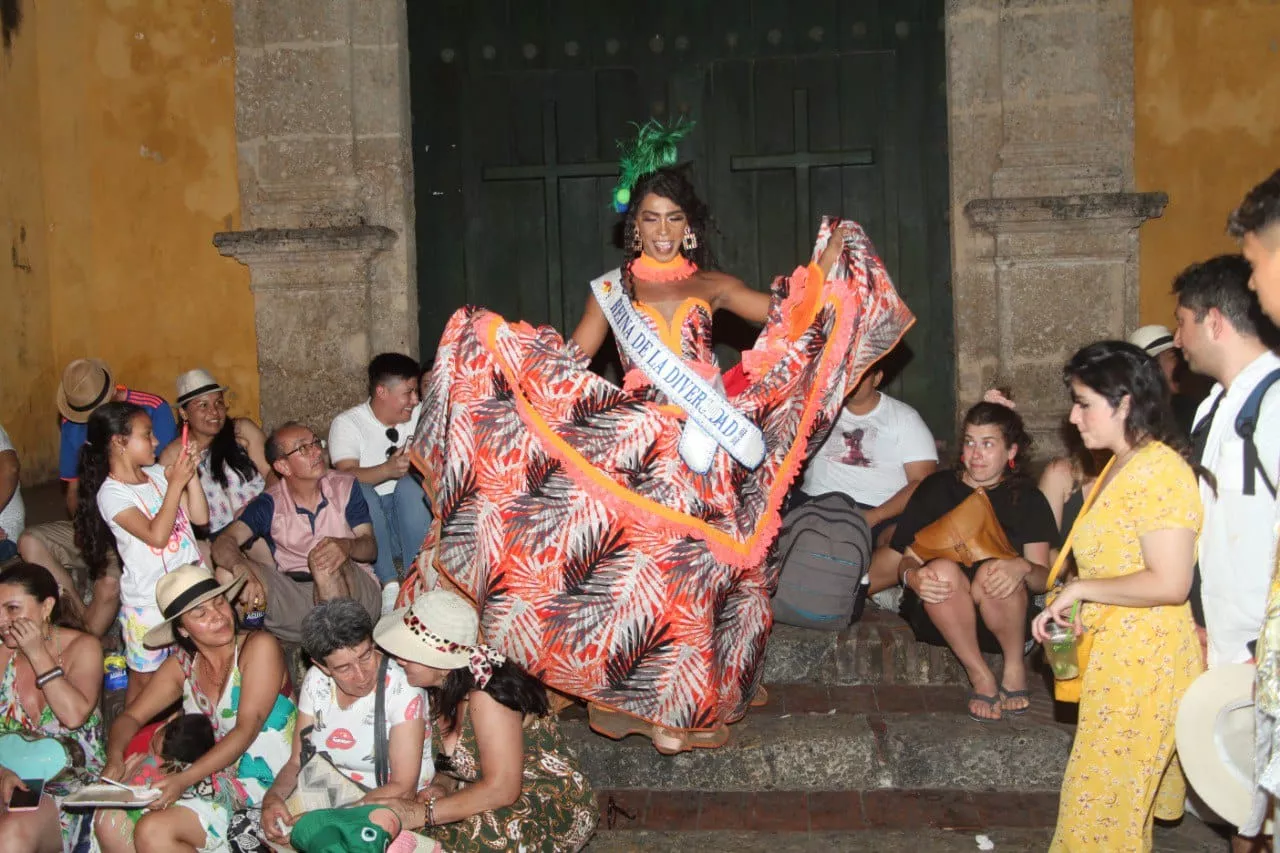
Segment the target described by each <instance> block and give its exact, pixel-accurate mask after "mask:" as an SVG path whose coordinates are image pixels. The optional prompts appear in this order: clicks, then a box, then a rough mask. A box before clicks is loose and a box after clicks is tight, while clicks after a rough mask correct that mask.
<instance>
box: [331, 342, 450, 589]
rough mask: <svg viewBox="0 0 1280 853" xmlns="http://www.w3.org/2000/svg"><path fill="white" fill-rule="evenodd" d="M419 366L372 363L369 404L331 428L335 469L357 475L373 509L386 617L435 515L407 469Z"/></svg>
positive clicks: (394, 356) (381, 359)
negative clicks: (401, 574) (397, 563)
mask: <svg viewBox="0 0 1280 853" xmlns="http://www.w3.org/2000/svg"><path fill="white" fill-rule="evenodd" d="M421 372H422V371H421V369H420V368H419V366H418V362H416V361H414V360H413V359H412V358H409V356H407V355H401V354H400V353H394V352H385V353H382V354H381V355H378V356H374V358H373V361H371V362H369V399H367V400H365V401H364V402H363V403H361V404H360V405H358V406H355V407H353V408H350V409H347V410H346V411H345V412H343V413H342V414H340V415H338V416H337V417H336V418H334V419H333V424H332V425H331V426H330V427H329V457H330V458H331V459H332V460H333V467H334V468H337V469H338V470H339V471H346V472H347V473H349V474H353V475H355V478H356V480H357V481H359V483H360V491H361V492H362V493H363V494H364V498H365V501H366V502H368V504H369V514H370V516H372V518H373V535H374V537H375V538H376V539H377V540H378V559H377V560H376V561H375V562H374V564H373V571H374V573H375V574H376V575H377V576H378V582H379V583H381V584H382V585H383V586H382V608H383V612H384V613H387V612H390V611H391V610H392V609H394V607H395V600H396V595H397V594H398V593H399V592H400V584H399V579H398V576H397V574H396V566H395V561H396V560H397V559H399V561H400V566H401V568H402V569H403V568H407V567H408V566H409V565H410V564H411V563H412V562H413V560H414V558H415V557H417V556H418V549H419V548H421V547H422V540H423V539H425V538H426V536H427V527H428V526H429V525H430V524H431V510H430V509H428V507H427V502H426V494H425V493H424V492H423V491H422V485H421V483H419V481H418V480H417V478H416V477H415V476H414V474H413V472H412V471H411V470H410V468H409V457H408V455H407V454H406V453H405V448H406V446H407V445H408V444H409V440H410V439H411V438H413V431H414V429H415V428H416V427H417V426H418V414H419V412H420V411H421V408H422V407H421V406H420V405H419V404H418V378H419V376H420V374H421Z"/></svg>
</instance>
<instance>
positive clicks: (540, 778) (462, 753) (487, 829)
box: [420, 714, 600, 853]
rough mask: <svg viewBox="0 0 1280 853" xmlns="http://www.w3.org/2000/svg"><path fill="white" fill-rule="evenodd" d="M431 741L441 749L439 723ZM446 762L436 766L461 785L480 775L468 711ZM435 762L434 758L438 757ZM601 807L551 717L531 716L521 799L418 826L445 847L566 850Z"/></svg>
mask: <svg viewBox="0 0 1280 853" xmlns="http://www.w3.org/2000/svg"><path fill="white" fill-rule="evenodd" d="M435 744H436V747H437V749H439V748H440V741H439V727H436V738H435ZM441 757H442V758H446V757H447V759H448V765H447V766H441V767H437V768H436V769H437V771H438V772H439V773H444V774H447V775H449V776H452V777H453V778H455V779H457V780H459V781H460V782H461V783H462V784H463V786H465V785H466V784H467V783H470V782H475V781H476V780H478V779H479V778H480V750H479V748H478V747H477V745H476V733H475V729H473V728H472V726H471V715H470V714H464V715H463V723H462V732H461V734H460V735H459V737H458V742H457V745H455V746H454V748H453V754H452V755H449V756H443V755H442V756H441ZM437 760H439V759H437ZM599 819H600V809H599V806H598V805H597V803H596V797H595V793H594V792H593V791H592V790H591V785H590V783H588V782H587V779H586V777H585V776H583V775H582V771H581V770H579V769H578V761H577V758H576V757H575V756H574V755H573V753H572V752H571V751H570V750H569V748H568V746H567V745H566V744H565V742H564V738H563V737H561V735H560V729H559V727H558V726H557V725H556V721H555V718H554V717H550V716H547V717H533V718H530V719H529V720H527V721H526V722H525V724H524V779H523V783H522V784H521V787H520V798H519V799H517V800H516V801H515V802H514V803H513V804H511V805H510V806H507V807H506V808H504V809H496V810H494V811H488V812H481V813H480V814H478V815H472V816H471V817H469V818H467V819H466V820H460V821H457V822H455V823H448V824H444V825H442V826H434V827H427V828H425V829H422V830H420V833H421V834H423V835H426V836H427V837H429V838H431V839H432V840H434V841H437V842H439V844H440V846H441V847H442V848H443V849H444V850H448V851H458V850H473V851H482V850H512V851H516V850H518V851H521V852H522V853H526V852H527V853H535V851H538V853H565V852H566V851H574V850H579V849H581V848H582V846H583V845H584V844H586V843H587V839H589V838H590V837H591V833H592V832H594V831H595V828H596V823H597V822H598V821H599Z"/></svg>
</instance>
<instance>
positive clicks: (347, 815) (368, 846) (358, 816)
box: [289, 806, 391, 853]
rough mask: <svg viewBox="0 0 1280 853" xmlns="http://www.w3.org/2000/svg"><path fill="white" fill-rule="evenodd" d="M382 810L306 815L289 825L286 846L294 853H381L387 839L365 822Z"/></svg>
mask: <svg viewBox="0 0 1280 853" xmlns="http://www.w3.org/2000/svg"><path fill="white" fill-rule="evenodd" d="M382 808H386V806H351V807H348V808H344V809H320V810H318V811H314V812H307V813H306V814H304V815H303V816H302V817H300V818H298V822H297V823H295V824H294V825H293V832H291V833H290V834H289V843H290V844H291V845H293V849H294V850H297V851H298V853H384V851H385V850H386V849H387V845H389V844H390V843H391V836H390V835H389V834H388V833H387V831H386V830H385V829H383V828H382V827H380V826H378V825H377V824H376V823H374V822H373V821H372V820H370V819H369V815H371V814H372V813H373V812H374V811H375V810H377V809H382Z"/></svg>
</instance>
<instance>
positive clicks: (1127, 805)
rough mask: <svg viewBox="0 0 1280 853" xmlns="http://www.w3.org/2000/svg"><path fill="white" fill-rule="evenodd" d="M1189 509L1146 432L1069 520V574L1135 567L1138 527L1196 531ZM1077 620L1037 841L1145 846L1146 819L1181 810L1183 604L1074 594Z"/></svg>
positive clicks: (1188, 486) (1169, 453)
mask: <svg viewBox="0 0 1280 853" xmlns="http://www.w3.org/2000/svg"><path fill="white" fill-rule="evenodd" d="M1201 515H1202V512H1201V505H1200V491H1199V487H1198V485H1197V483H1196V477H1195V474H1194V473H1193V472H1192V470H1191V467H1190V466H1189V465H1187V463H1186V462H1184V461H1183V460H1182V457H1181V456H1179V455H1178V454H1177V453H1176V452H1175V451H1173V450H1172V449H1171V448H1169V447H1167V446H1166V445H1164V444H1161V443H1159V442H1154V441H1153V442H1150V443H1149V444H1147V445H1146V446H1144V447H1143V448H1142V449H1140V450H1139V451H1138V452H1137V453H1136V454H1135V455H1134V457H1133V458H1132V459H1131V460H1130V461H1129V464H1128V465H1126V466H1125V467H1124V469H1123V470H1121V471H1120V473H1119V474H1117V475H1116V477H1115V478H1114V479H1113V480H1112V481H1111V482H1110V483H1109V484H1107V486H1106V487H1105V488H1104V489H1103V490H1102V493H1101V494H1100V495H1099V496H1098V499H1097V500H1096V501H1095V503H1094V505H1093V506H1092V507H1091V508H1090V509H1089V511H1088V512H1087V513H1085V514H1084V515H1083V516H1081V517H1080V520H1079V521H1078V522H1077V530H1076V535H1075V546H1074V548H1073V552H1074V554H1075V559H1076V565H1077V566H1078V569H1079V573H1080V577H1081V578H1085V579H1088V578H1115V577H1122V576H1124V575H1129V574H1133V573H1134V572H1138V571H1141V570H1142V569H1143V568H1144V567H1145V563H1144V561H1143V557H1142V544H1141V537H1142V536H1143V535H1145V534H1147V533H1152V532H1154V531H1157V530H1172V529H1189V530H1194V531H1196V533H1197V534H1198V533H1199V531H1200V521H1201ZM1081 619H1082V620H1083V622H1084V624H1085V626H1086V629H1087V630H1089V631H1090V632H1091V633H1092V634H1093V636H1094V640H1093V648H1092V651H1091V652H1090V654H1089V661H1088V666H1087V668H1086V669H1085V671H1084V673H1083V683H1082V688H1081V696H1080V716H1079V726H1078V728H1077V729H1076V737H1075V742H1074V744H1073V745H1072V748H1071V758H1070V760H1069V761H1068V762H1067V771H1066V775H1065V776H1064V778H1063V780H1062V795H1061V798H1060V800H1059V807H1058V828H1057V831H1056V833H1055V834H1054V837H1053V845H1052V846H1051V847H1050V848H1049V849H1050V851H1051V853H1067V851H1078V853H1086V851H1087V853H1094V851H1103V850H1106V851H1111V850H1115V851H1121V850H1123V851H1149V850H1151V849H1152V846H1151V844H1152V842H1151V821H1152V818H1153V817H1158V818H1161V819H1165V820H1173V819H1176V818H1178V817H1181V815H1182V806H1183V801H1184V799H1185V797H1186V780H1185V779H1184V778H1183V776H1182V770H1181V767H1180V766H1179V764H1178V762H1177V759H1176V757H1175V756H1174V722H1175V720H1176V718H1177V713H1178V703H1179V702H1181V700H1182V695H1183V694H1184V693H1185V692H1186V691H1187V688H1188V687H1190V686H1191V682H1193V681H1195V679H1196V677H1197V676H1198V675H1199V674H1200V673H1201V672H1202V671H1203V669H1204V663H1203V659H1202V657H1201V653H1200V643H1199V641H1198V640H1197V639H1196V633H1195V624H1194V622H1193V621H1192V618H1191V607H1190V605H1188V604H1186V603H1185V602H1184V603H1182V604H1178V605H1173V606H1160V607H1120V606H1117V605H1110V604H1098V603H1096V602H1086V603H1085V604H1084V605H1083V606H1082V607H1081Z"/></svg>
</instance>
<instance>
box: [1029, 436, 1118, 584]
mask: <svg viewBox="0 0 1280 853" xmlns="http://www.w3.org/2000/svg"><path fill="white" fill-rule="evenodd" d="M1115 461H1116V458H1115V457H1114V456H1112V457H1111V458H1110V459H1108V460H1107V464H1106V465H1104V466H1102V471H1101V472H1100V473H1099V474H1098V479H1096V480H1094V481H1093V488H1091V489H1089V494H1088V496H1087V497H1086V498H1085V499H1084V503H1083V504H1081V505H1080V512H1079V513H1078V514H1077V515H1076V520H1075V521H1074V522H1072V523H1071V530H1069V531H1067V538H1066V541H1064V542H1063V543H1062V549H1061V550H1059V551H1058V559H1056V560H1054V561H1053V568H1051V569H1049V580H1048V581H1047V582H1046V583H1045V589H1053V585H1054V584H1055V583H1057V581H1058V575H1060V574H1062V569H1063V567H1064V566H1066V565H1067V556H1068V555H1069V554H1070V553H1071V540H1072V539H1074V538H1075V535H1076V528H1077V527H1079V526H1080V519H1082V518H1084V514H1085V513H1086V512H1088V511H1089V507H1091V506H1093V502H1094V500H1095V499H1096V498H1097V497H1098V490H1099V489H1101V488H1102V481H1103V480H1105V479H1106V477H1107V472H1108V471H1110V470H1111V466H1112V465H1113V464H1114V463H1115Z"/></svg>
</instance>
